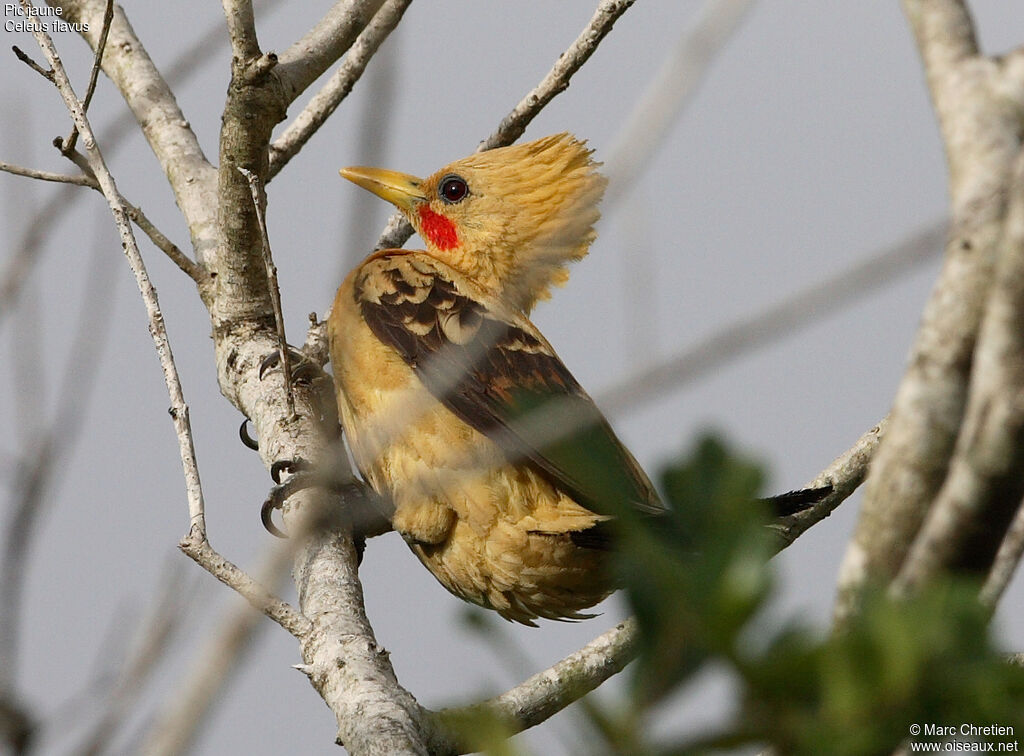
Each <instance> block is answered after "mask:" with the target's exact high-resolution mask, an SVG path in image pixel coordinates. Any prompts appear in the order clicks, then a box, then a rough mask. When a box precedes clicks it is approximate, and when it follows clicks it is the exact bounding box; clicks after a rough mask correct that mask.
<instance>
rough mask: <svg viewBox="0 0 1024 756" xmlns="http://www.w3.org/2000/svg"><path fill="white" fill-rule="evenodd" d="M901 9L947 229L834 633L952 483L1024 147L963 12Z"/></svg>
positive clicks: (847, 570) (909, 5) (895, 564)
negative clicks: (941, 165) (1013, 171)
mask: <svg viewBox="0 0 1024 756" xmlns="http://www.w3.org/2000/svg"><path fill="white" fill-rule="evenodd" d="M903 6H904V10H905V12H906V15H907V18H908V19H909V21H910V25H911V28H912V29H913V32H914V36H915V37H916V39H917V44H918V48H919V50H920V52H921V58H922V61H923V63H924V67H925V71H926V73H927V78H928V85H929V89H930V91H931V95H932V101H933V103H934V105H935V111H936V113H937V115H938V118H939V125H940V127H941V130H942V134H943V141H944V142H945V146H946V158H947V162H948V164H949V175H950V179H949V180H950V196H951V206H952V207H951V219H952V226H951V229H950V234H949V237H948V240H947V244H946V257H945V263H944V265H943V269H942V272H941V274H940V276H939V280H938V281H937V282H936V285H935V288H934V289H933V291H932V294H931V297H930V298H929V300H928V304H927V305H926V307H925V311H924V314H923V317H922V321H921V325H920V327H919V329H918V333H917V337H916V339H915V342H914V345H913V348H912V350H911V354H910V359H909V363H908V367H907V370H906V373H905V375H904V377H903V380H902V381H901V383H900V387H899V390H898V392H897V394H896V398H895V400H894V403H893V407H892V411H891V413H890V426H889V431H888V433H887V434H886V439H885V442H884V443H883V444H882V446H881V448H880V449H879V453H878V455H877V458H876V460H875V462H874V464H873V465H872V468H871V473H870V475H869V477H868V480H867V484H866V490H865V494H864V503H863V506H862V508H861V515H860V519H859V521H858V524H857V530H856V533H855V534H854V538H853V540H852V541H851V543H850V545H849V547H848V548H847V552H846V555H845V557H844V559H843V563H842V567H841V569H840V577H839V595H838V598H837V602H836V610H835V616H836V620H837V622H839V623H842V622H843V621H844V619H845V618H846V617H848V616H849V615H850V613H851V612H853V611H856V608H857V605H858V602H859V597H860V595H861V592H862V590H863V587H864V586H865V585H866V583H867V582H868V581H869V580H871V579H889V578H891V577H892V576H894V575H895V574H896V572H897V571H898V570H899V568H900V565H901V564H902V562H903V559H904V557H905V555H906V553H907V550H908V549H909V546H910V543H911V542H912V540H913V538H914V535H915V534H916V533H917V530H918V528H919V527H920V525H921V523H922V521H923V519H924V517H925V514H926V512H927V509H928V506H929V505H930V503H931V501H932V500H933V499H934V497H935V495H936V493H937V492H938V490H939V487H940V486H941V485H942V482H943V480H944V478H945V477H946V473H947V469H948V465H949V459H950V454H951V453H952V451H953V445H954V441H955V439H956V434H957V432H958V429H959V427H960V424H961V420H962V418H963V412H964V401H965V398H966V396H967V383H968V379H969V373H970V369H971V354H972V352H973V351H974V345H975V341H976V337H977V333H978V327H979V324H980V323H981V317H982V312H983V309H984V303H985V299H986V297H987V294H988V292H989V290H990V288H991V283H992V273H993V269H994V264H995V259H996V250H997V246H998V241H999V238H1000V234H1001V231H1002V226H1003V219H1004V216H1005V211H1006V186H1007V180H1008V175H1009V168H1010V166H1012V165H1013V161H1014V158H1015V157H1016V155H1017V150H1018V147H1019V141H1018V140H1019V137H1018V130H1019V115H1018V114H1017V112H1016V106H1015V105H1014V104H1013V103H1012V101H1007V100H1006V99H1005V98H1001V97H998V96H995V95H994V87H993V84H994V83H995V80H996V76H997V72H998V68H997V66H996V64H995V63H994V62H993V61H992V60H990V59H988V58H984V57H982V56H980V55H979V54H978V46H977V41H976V40H975V37H974V29H973V24H972V22H971V19H970V15H969V13H968V11H967V8H966V6H965V4H964V3H963V2H961V1H960V0H904V3H903Z"/></svg>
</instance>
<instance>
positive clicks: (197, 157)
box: [48, 0, 217, 301]
mask: <svg viewBox="0 0 1024 756" xmlns="http://www.w3.org/2000/svg"><path fill="white" fill-rule="evenodd" d="M48 2H49V3H50V4H51V5H59V6H60V7H61V8H62V9H63V16H64V18H66V19H67V20H68V21H70V22H78V23H82V24H88V31H83V32H82V36H83V37H84V38H85V40H86V41H87V42H88V43H89V45H90V46H91V47H92V48H93V49H94V50H95V49H96V47H97V46H98V44H99V35H100V30H101V28H102V23H101V21H102V17H103V15H102V14H103V11H104V9H105V6H106V2H105V0H48ZM102 66H103V71H104V73H105V74H106V75H107V77H108V78H109V79H110V80H111V82H113V84H114V85H115V86H116V87H117V89H118V91H119V92H121V96H122V97H124V99H125V102H126V103H127V105H128V107H129V109H130V110H131V111H132V113H133V114H134V116H135V120H136V121H137V122H138V123H139V125H140V127H141V129H142V132H143V135H144V136H145V137H146V141H147V142H148V143H149V145H150V148H151V149H152V150H153V152H154V154H155V155H156V157H157V159H158V160H159V161H160V167H161V169H162V170H163V173H164V175H166V176H167V177H168V180H169V182H170V184H171V189H172V190H173V192H174V197H175V200H176V201H177V204H178V207H180V208H181V211H182V214H183V215H184V217H185V221H186V223H187V224H188V228H189V233H190V235H191V237H192V248H193V249H194V250H195V254H196V258H197V259H198V260H199V263H200V264H204V263H205V258H206V256H207V255H208V254H210V253H211V252H212V250H213V249H214V248H215V247H216V244H217V238H216V232H217V201H216V194H215V192H216V171H215V169H214V168H213V166H212V165H210V162H209V161H208V160H207V159H206V156H205V155H204V154H203V151H202V148H201V147H200V146H199V141H198V139H196V135H195V132H193V131H192V128H191V126H190V125H189V122H188V119H186V118H185V115H184V114H183V113H182V112H181V109H180V108H179V107H178V103H177V101H176V99H175V97H174V93H173V92H172V91H171V89H170V87H168V85H167V82H166V81H165V80H164V78H163V77H162V76H161V75H160V72H159V71H158V70H157V68H156V66H155V65H154V64H153V61H152V59H151V58H150V57H149V55H148V54H147V52H146V48H145V47H144V46H143V45H142V42H141V41H140V40H139V39H138V37H137V36H136V35H135V32H134V30H133V29H132V28H131V24H129V23H128V19H127V18H126V17H125V14H124V10H123V8H121V6H119V5H115V6H114V18H113V21H112V22H111V24H110V32H109V37H108V41H107V47H106V50H105V52H104V55H103V60H102ZM199 293H200V296H202V297H203V298H204V301H206V300H207V299H208V298H209V296H210V295H211V291H210V286H209V285H206V286H201V287H200V289H199Z"/></svg>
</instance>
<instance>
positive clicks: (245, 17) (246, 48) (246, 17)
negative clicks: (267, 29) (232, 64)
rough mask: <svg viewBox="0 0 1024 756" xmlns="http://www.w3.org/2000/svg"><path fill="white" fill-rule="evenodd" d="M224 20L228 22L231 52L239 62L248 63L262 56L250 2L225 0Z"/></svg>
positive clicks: (247, 0) (246, 0) (245, 0)
mask: <svg viewBox="0 0 1024 756" xmlns="http://www.w3.org/2000/svg"><path fill="white" fill-rule="evenodd" d="M222 5H223V6H224V18H225V19H226V20H227V22H228V39H230V40H231V51H232V52H233V53H234V55H235V58H237V59H238V60H239V61H247V60H251V59H252V58H257V57H259V55H260V44H259V42H258V41H257V39H256V16H255V14H254V13H253V8H252V2H250V0H223V3H222Z"/></svg>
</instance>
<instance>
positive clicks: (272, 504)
mask: <svg viewBox="0 0 1024 756" xmlns="http://www.w3.org/2000/svg"><path fill="white" fill-rule="evenodd" d="M284 472H290V473H291V477H290V478H288V480H286V481H285V482H284V483H282V482H281V474H282V473H284ZM270 477H271V478H273V479H274V483H275V485H274V487H273V488H271V489H270V493H269V494H267V498H266V501H264V502H263V506H262V507H260V520H261V521H262V522H263V527H264V528H266V529H267V532H268V533H270V534H272V535H275V536H277V537H278V538H287V537H288V535H287V534H286V533H285V532H284V531H283V530H281V529H280V528H279V527H277V525H275V524H274V510H276V509H280V508H281V507H283V506H284V503H285V501H287V499H288V497H289V496H292V495H293V494H296V493H298V492H299V491H301V490H303V489H305V488H311V487H312V486H315V485H318V484H319V482H320V481H319V477H318V476H317V475H316V474H315V473H313V472H312V470H311V466H310V464H309V463H308V462H306V461H305V460H304V459H279V460H277V461H276V462H275V463H274V464H272V465H271V466H270Z"/></svg>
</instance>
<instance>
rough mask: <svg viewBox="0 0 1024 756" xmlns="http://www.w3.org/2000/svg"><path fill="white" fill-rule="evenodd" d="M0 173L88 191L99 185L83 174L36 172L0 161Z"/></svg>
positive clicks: (97, 187) (32, 169)
mask: <svg viewBox="0 0 1024 756" xmlns="http://www.w3.org/2000/svg"><path fill="white" fill-rule="evenodd" d="M0 171H3V172H4V173H12V174H14V175H15V176H25V177H26V178H33V179H39V180H40V181H55V182H57V183H60V184H74V185H75V186H87V187H89V188H90V189H97V190H98V189H99V188H100V185H99V184H98V183H97V182H96V179H94V178H92V177H91V176H87V175H85V174H79V175H77V176H69V175H67V174H65V173H51V172H50V171H37V170H35V169H34V168H23V167H21V166H20V165H14V164H13V163H5V162H2V161H0Z"/></svg>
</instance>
